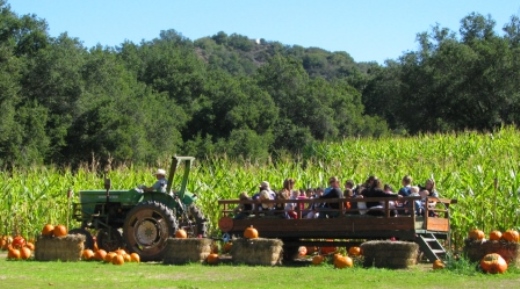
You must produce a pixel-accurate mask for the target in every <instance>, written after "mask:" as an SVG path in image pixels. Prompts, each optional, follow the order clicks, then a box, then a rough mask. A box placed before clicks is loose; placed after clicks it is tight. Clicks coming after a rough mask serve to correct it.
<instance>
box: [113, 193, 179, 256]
mask: <svg viewBox="0 0 520 289" xmlns="http://www.w3.org/2000/svg"><path fill="white" fill-rule="evenodd" d="M176 230H177V221H176V220H175V217H174V214H173V212H172V210H170V209H169V208H167V207H166V206H165V205H164V204H162V203H159V202H155V201H146V202H142V203H139V204H137V206H136V207H135V208H133V209H132V210H131V211H130V212H128V214H127V216H126V219H125V223H124V225H123V237H124V239H125V241H126V245H127V249H128V250H129V251H131V252H135V253H137V254H139V256H140V257H141V260H142V261H160V260H161V259H162V258H163V256H164V250H165V249H166V240H167V239H168V238H169V237H173V236H174V234H175V231H176Z"/></svg>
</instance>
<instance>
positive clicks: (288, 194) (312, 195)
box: [234, 175, 439, 219]
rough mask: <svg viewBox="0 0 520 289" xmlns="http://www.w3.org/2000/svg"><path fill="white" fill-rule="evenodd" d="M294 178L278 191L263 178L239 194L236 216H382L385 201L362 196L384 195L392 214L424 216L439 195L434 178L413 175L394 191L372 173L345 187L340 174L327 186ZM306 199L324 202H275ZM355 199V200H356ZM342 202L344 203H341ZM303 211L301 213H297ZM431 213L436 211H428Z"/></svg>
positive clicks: (348, 182)
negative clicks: (417, 179) (299, 185)
mask: <svg viewBox="0 0 520 289" xmlns="http://www.w3.org/2000/svg"><path fill="white" fill-rule="evenodd" d="M295 183H296V182H295V180H294V179H292V178H288V179H286V180H285V181H284V182H283V187H282V189H281V190H280V191H278V192H275V191H274V190H272V189H271V187H270V184H269V182H267V181H263V182H261V183H260V185H259V189H258V191H257V192H256V193H255V194H254V195H252V196H249V195H248V194H247V192H242V193H240V196H239V199H240V200H241V201H245V202H241V203H240V204H239V205H238V206H237V207H236V208H235V209H234V213H235V216H234V217H235V218H236V219H243V218H247V217H248V216H249V215H250V214H259V215H263V216H278V217H281V218H285V219H297V218H299V217H301V218H335V217H337V216H339V215H340V214H341V208H345V209H350V210H348V211H347V213H348V214H368V215H374V216H382V215H384V214H385V212H384V210H383V209H384V207H385V206H384V204H383V203H384V202H379V201H372V200H370V201H368V202H363V201H362V199H363V198H381V197H394V198H393V199H392V200H391V201H388V207H389V209H390V210H391V215H392V216H394V215H403V214H404V215H410V214H416V215H418V216H422V215H424V213H425V211H427V210H426V208H427V206H428V208H432V207H433V206H435V202H433V201H428V197H430V196H431V197H438V196H439V194H438V192H437V190H436V188H435V181H434V180H433V179H428V180H426V182H425V183H424V186H420V185H413V179H412V177H411V176H408V175H407V176H404V177H403V179H402V181H401V184H402V187H401V188H400V189H399V190H398V191H397V192H394V190H393V188H392V187H391V186H390V185H388V184H384V185H383V183H382V182H381V180H380V179H378V178H377V177H375V176H370V177H368V178H367V180H366V181H365V182H364V183H362V184H359V185H356V184H355V183H354V181H352V180H347V181H346V182H345V183H344V188H343V189H342V188H341V183H340V180H339V178H338V177H336V176H333V177H330V178H329V186H328V187H327V188H325V189H323V188H316V189H312V188H309V189H299V190H297V189H294V186H295ZM403 197H421V198H420V199H415V200H414V201H413V202H411V201H409V200H406V199H402V198H403ZM305 199H321V200H323V202H312V203H297V202H294V203H293V202H287V201H286V202H276V201H279V200H305ZM327 199H345V201H344V202H327V201H326V200H327ZM353 199H355V201H353ZM341 203H343V206H342V204H341ZM298 212H301V214H298ZM429 214H430V216H431V215H433V214H434V212H433V211H429Z"/></svg>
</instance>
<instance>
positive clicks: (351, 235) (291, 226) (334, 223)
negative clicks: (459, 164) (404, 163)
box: [219, 197, 456, 261]
mask: <svg viewBox="0 0 520 289" xmlns="http://www.w3.org/2000/svg"><path fill="white" fill-rule="evenodd" d="M417 199H419V197H406V198H400V199H399V200H400V201H409V202H410V203H411V204H413V205H412V207H410V208H408V209H409V210H410V211H411V212H414V211H415V204H414V201H415V200H417ZM396 200H397V198H388V197H387V198H364V199H357V198H350V199H349V198H347V199H329V200H324V199H309V200H283V201H264V202H263V203H265V204H269V203H297V204H300V203H303V204H305V207H307V204H312V203H339V204H340V208H339V210H336V211H338V212H337V213H338V214H339V216H338V217H335V218H325V219H319V218H318V219H306V218H302V217H303V216H304V214H303V213H304V212H302V211H301V210H300V206H299V205H297V206H296V213H297V214H298V218H297V219H282V218H280V217H274V216H264V215H262V212H261V211H257V210H255V209H253V210H252V211H250V212H249V213H250V216H249V217H247V218H245V219H234V218H233V216H232V213H233V208H234V207H236V206H237V205H238V204H240V203H250V204H258V203H257V202H254V201H240V200H220V201H219V206H220V207H221V212H222V216H223V217H222V218H221V219H220V220H219V228H220V229H221V230H222V231H223V232H226V233H228V234H231V235H241V234H242V232H243V231H244V230H245V229H246V228H247V227H249V226H254V227H255V228H256V229H257V230H258V231H259V232H260V235H261V236H262V237H265V238H279V239H282V240H284V243H285V242H289V243H291V244H312V243H316V244H317V245H318V246H319V245H320V244H323V242H324V241H325V240H327V241H328V240H329V239H333V240H334V242H336V243H340V244H344V243H349V242H359V241H360V240H374V239H389V238H392V237H394V238H397V239H400V240H406V241H413V242H417V243H418V244H419V245H420V246H421V249H422V250H423V251H424V252H425V254H426V255H427V257H428V259H430V260H431V261H433V260H435V259H439V258H441V257H442V255H443V254H445V253H446V251H445V250H444V248H443V246H442V245H441V244H440V243H439V241H438V239H446V240H447V241H448V242H449V234H450V212H449V209H450V204H453V203H455V202H456V201H455V200H449V199H443V198H435V197H430V198H429V199H428V201H429V202H435V203H436V205H435V207H431V208H430V207H429V206H428V207H427V208H426V209H425V212H424V216H416V215H415V214H413V213H412V214H410V215H404V210H405V209H403V208H399V209H397V210H398V213H399V214H397V216H392V211H393V210H395V209H392V208H391V206H390V202H392V201H396ZM346 202H350V203H351V204H353V203H359V202H380V203H381V204H382V205H381V207H380V208H379V209H375V210H377V211H379V212H380V214H381V215H382V216H372V215H367V214H364V215H362V214H360V212H362V211H363V210H362V209H357V208H356V209H353V208H350V209H349V208H347V207H346V206H345V203H346ZM354 207H357V206H354ZM331 211H332V210H331ZM328 244H330V242H329V243H328Z"/></svg>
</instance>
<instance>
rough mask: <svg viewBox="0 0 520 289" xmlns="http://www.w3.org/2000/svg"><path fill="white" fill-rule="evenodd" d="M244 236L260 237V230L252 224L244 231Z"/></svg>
mask: <svg viewBox="0 0 520 289" xmlns="http://www.w3.org/2000/svg"><path fill="white" fill-rule="evenodd" d="M244 238H246V239H256V238H258V231H257V230H256V229H255V228H254V227H253V226H250V227H248V228H247V229H246V230H245V231H244Z"/></svg>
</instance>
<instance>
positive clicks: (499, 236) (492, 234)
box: [489, 230, 502, 241]
mask: <svg viewBox="0 0 520 289" xmlns="http://www.w3.org/2000/svg"><path fill="white" fill-rule="evenodd" d="M500 239H502V232H500V231H497V230H494V231H491V232H490V233H489V240H493V241H498V240H500Z"/></svg>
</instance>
